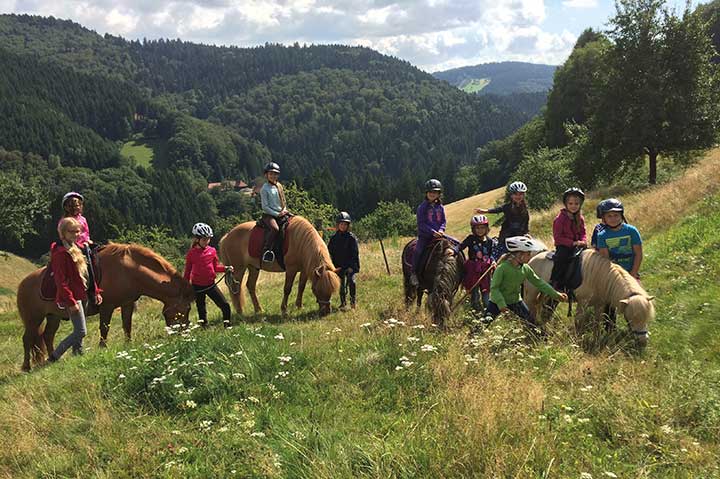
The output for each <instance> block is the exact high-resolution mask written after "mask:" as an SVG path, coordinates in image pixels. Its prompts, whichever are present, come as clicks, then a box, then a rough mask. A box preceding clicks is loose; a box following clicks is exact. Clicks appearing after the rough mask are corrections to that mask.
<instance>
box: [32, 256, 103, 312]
mask: <svg viewBox="0 0 720 479" xmlns="http://www.w3.org/2000/svg"><path fill="white" fill-rule="evenodd" d="M103 248H104V246H99V245H92V246H91V247H90V250H89V251H90V264H89V265H88V266H89V268H88V270H89V273H90V278H89V280H90V281H88V284H89V286H88V291H90V288H91V285H92V281H93V280H94V281H95V282H96V283H97V284H100V282H101V281H102V269H101V268H100V256H99V255H98V253H99V252H100V251H102V250H103ZM93 293H94V290H93ZM56 294H57V287H56V286H55V278H54V277H53V270H52V264H51V263H50V262H49V261H48V264H47V266H46V267H45V271H43V272H42V277H41V278H40V299H42V300H43V301H55V296H56Z"/></svg>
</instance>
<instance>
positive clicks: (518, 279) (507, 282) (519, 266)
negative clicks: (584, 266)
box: [487, 236, 567, 326]
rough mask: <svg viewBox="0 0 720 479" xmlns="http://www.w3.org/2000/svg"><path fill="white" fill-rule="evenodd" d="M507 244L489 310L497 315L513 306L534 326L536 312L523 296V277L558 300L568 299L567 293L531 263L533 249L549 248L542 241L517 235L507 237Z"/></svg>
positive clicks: (526, 321)
mask: <svg viewBox="0 0 720 479" xmlns="http://www.w3.org/2000/svg"><path fill="white" fill-rule="evenodd" d="M505 246H506V248H507V250H508V253H506V254H505V255H503V256H502V258H500V260H498V266H497V268H496V269H495V273H494V274H493V277H492V281H491V283H490V303H489V304H488V308H487V311H488V313H489V314H490V315H491V316H492V317H493V318H494V317H496V316H498V315H499V314H500V313H501V312H505V311H508V310H509V311H512V312H513V313H515V314H517V315H518V316H520V318H521V319H522V320H523V321H524V322H525V324H526V325H531V326H534V325H535V318H534V316H533V313H532V312H531V311H530V310H529V309H528V307H527V305H526V304H525V302H524V301H523V300H522V298H521V296H520V288H521V286H522V284H523V281H525V280H528V281H529V282H530V283H531V284H533V285H534V286H535V287H536V288H537V289H538V290H539V291H540V292H541V293H543V294H546V295H547V296H549V297H551V298H552V299H555V300H559V301H567V295H566V294H565V293H560V292H558V291H555V290H554V289H553V287H552V286H550V285H549V284H548V283H546V282H545V281H543V280H542V279H540V278H539V277H538V275H537V274H535V271H533V269H532V268H531V267H530V266H529V265H528V264H527V262H528V261H530V258H531V256H532V253H536V252H540V251H542V250H544V249H545V248H544V246H543V245H542V243H540V242H539V241H537V240H534V239H531V238H529V237H527V236H513V237H511V238H507V239H506V240H505Z"/></svg>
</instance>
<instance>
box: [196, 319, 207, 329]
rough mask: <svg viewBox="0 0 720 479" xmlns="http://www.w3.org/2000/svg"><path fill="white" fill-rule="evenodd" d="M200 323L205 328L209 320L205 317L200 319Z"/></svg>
mask: <svg viewBox="0 0 720 479" xmlns="http://www.w3.org/2000/svg"><path fill="white" fill-rule="evenodd" d="M198 324H199V325H200V327H202V328H203V329H205V328H207V327H208V322H207V321H206V320H204V319H201V320H199V321H198Z"/></svg>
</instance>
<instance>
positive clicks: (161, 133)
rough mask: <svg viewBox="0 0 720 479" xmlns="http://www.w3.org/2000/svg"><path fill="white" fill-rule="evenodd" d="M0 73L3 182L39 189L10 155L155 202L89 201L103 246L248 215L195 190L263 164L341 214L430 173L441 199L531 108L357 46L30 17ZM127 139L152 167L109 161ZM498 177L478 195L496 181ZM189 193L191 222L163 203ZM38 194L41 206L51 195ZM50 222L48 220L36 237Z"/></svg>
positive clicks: (7, 27) (2, 55)
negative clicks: (128, 32)
mask: <svg viewBox="0 0 720 479" xmlns="http://www.w3.org/2000/svg"><path fill="white" fill-rule="evenodd" d="M0 67H1V68H0V96H1V97H2V98H3V101H2V102H1V105H0V109H1V110H2V113H3V114H2V119H1V120H0V148H2V149H3V150H4V151H5V153H4V154H3V155H2V157H3V158H2V161H3V162H2V164H0V169H1V170H2V171H3V173H4V174H7V175H15V176H14V177H13V178H19V180H18V181H23V182H27V183H28V185H29V184H34V183H36V184H44V183H43V182H44V179H42V178H38V179H37V181H36V179H35V176H36V175H39V174H40V172H41V170H42V169H41V168H36V169H34V170H30V171H29V176H28V175H25V174H19V171H18V165H19V164H20V163H22V162H19V161H16V160H13V161H8V160H7V158H10V157H12V158H16V157H19V158H33V159H34V160H33V161H36V162H37V161H39V160H37V158H36V157H39V158H42V159H43V161H44V162H45V163H46V164H47V165H49V166H48V168H50V170H48V171H43V173H42V174H48V175H60V174H65V172H67V171H69V170H67V171H66V169H68V168H77V170H73V171H74V172H75V173H77V174H78V175H79V176H81V177H82V178H83V181H82V182H76V183H75V188H76V189H79V190H82V191H94V190H95V187H96V186H97V184H105V183H108V181H109V182H110V183H112V184H113V186H112V187H110V189H113V188H116V187H117V188H120V187H121V185H120V183H121V182H122V180H120V179H119V178H120V177H121V178H123V179H126V180H127V181H128V182H129V183H130V184H136V185H137V187H138V188H137V191H146V192H152V193H147V194H149V195H150V196H149V197H148V198H152V203H151V204H153V205H154V209H155V210H158V209H160V210H162V208H165V207H166V206H165V205H166V204H167V205H168V206H167V208H168V210H169V211H153V212H152V214H150V212H142V213H140V212H132V211H131V210H132V209H133V208H134V206H133V207H130V206H128V205H127V204H125V203H123V201H124V200H121V199H119V198H118V197H116V196H114V195H104V194H99V195H98V196H97V198H96V200H97V201H98V202H99V204H100V205H102V208H103V209H107V211H108V212H107V213H103V214H102V215H100V214H99V213H98V215H97V217H96V218H95V222H96V223H98V224H99V226H98V227H97V228H95V229H96V230H97V231H98V235H99V237H98V238H99V239H101V240H102V239H104V238H107V237H108V235H111V234H112V227H118V226H128V225H130V226H132V225H136V224H155V223H163V224H166V225H168V226H169V227H170V228H171V230H172V232H173V233H174V234H181V233H184V232H185V231H186V230H187V228H188V227H189V226H190V225H191V224H192V222H193V221H199V220H205V221H208V222H210V223H213V222H215V221H216V220H219V217H218V216H217V215H218V213H217V212H218V206H220V204H218V203H217V202H218V201H220V203H221V205H222V208H220V209H221V210H222V213H219V215H220V216H224V215H237V214H241V213H243V212H246V210H247V207H246V205H244V204H240V205H239V206H238V207H236V208H228V201H227V200H224V199H220V198H216V196H217V194H216V193H213V195H208V194H207V186H206V185H207V183H208V182H217V181H223V180H244V181H246V182H248V183H250V182H252V181H253V180H254V179H255V178H256V177H258V176H260V174H261V171H262V165H263V164H264V163H265V162H267V161H269V160H270V159H272V160H274V161H277V162H279V163H280V164H281V165H282V167H283V179H284V180H285V181H288V182H289V181H292V182H295V183H296V184H297V185H298V186H299V187H301V188H303V189H305V190H306V191H309V192H310V194H311V195H312V196H313V197H314V198H315V199H316V200H318V201H322V202H325V203H329V204H332V205H334V206H335V207H337V208H342V209H347V210H350V211H351V213H352V214H353V215H354V216H355V217H361V216H363V215H365V214H367V213H369V212H370V211H372V210H373V209H375V207H376V206H377V203H378V202H379V201H393V200H403V201H407V202H410V203H415V202H417V201H418V199H419V198H420V197H421V196H422V192H421V191H420V189H421V185H422V184H423V183H424V181H425V180H426V179H427V178H428V177H430V176H437V177H439V178H440V179H441V180H442V181H443V182H444V183H445V185H446V196H447V198H448V199H453V198H455V197H456V196H457V194H458V193H459V192H456V191H455V179H456V173H457V171H458V169H459V168H460V167H461V165H464V164H469V163H471V162H473V161H474V159H475V157H476V152H477V149H478V148H480V147H482V146H483V145H484V144H486V143H487V142H488V141H491V140H496V139H500V138H503V137H505V136H507V135H508V134H509V133H511V132H513V131H514V130H516V129H517V128H518V127H520V126H521V125H522V124H524V123H525V122H526V121H527V120H529V119H530V118H531V117H532V116H533V115H534V114H535V113H536V111H537V108H538V105H540V104H541V102H542V101H544V99H543V98H541V97H538V98H529V97H518V98H513V97H505V96H503V97H495V96H487V97H476V96H472V95H467V94H465V93H463V92H461V91H459V90H457V89H456V88H453V87H452V86H450V85H448V84H447V83H445V82H442V81H439V80H437V79H435V78H433V77H432V76H431V75H429V74H427V73H425V72H422V71H421V70H419V69H417V68H415V67H413V66H412V65H410V64H409V63H407V62H405V61H402V60H398V59H396V58H393V57H389V56H386V55H381V54H379V53H377V52H375V51H373V50H370V49H367V48H360V47H348V46H342V45H322V46H317V45H311V46H300V45H298V44H295V45H292V46H282V45H271V44H268V45H265V46H263V47H257V48H236V47H216V46H208V45H198V44H193V43H189V42H183V41H180V40H164V39H160V40H143V41H127V40H125V39H122V38H119V37H115V36H111V35H104V36H100V35H98V34H96V33H94V32H92V31H90V30H87V29H85V28H83V27H82V26H80V25H78V24H76V23H74V22H71V21H67V20H58V19H54V18H42V17H36V16H28V15H1V16H0ZM529 103H530V104H531V105H532V106H531V107H528V106H527V105H528V104H529ZM131 140H141V141H153V142H155V144H159V145H161V146H162V150H163V155H162V158H159V157H158V158H155V159H154V160H153V161H152V164H140V163H139V162H136V161H134V159H133V158H129V157H123V156H122V155H121V154H120V150H121V147H122V146H123V144H124V143H126V142H129V141H131ZM13 152H15V153H13ZM508 174H509V171H503V172H502V173H501V174H500V175H496V176H493V177H488V178H486V179H484V180H483V186H487V187H490V186H497V185H500V184H502V183H503V182H504V181H505V180H506V179H507V175H508ZM111 177H112V178H113V180H112V181H110V180H109V178H111ZM13 181H14V180H13ZM57 183H58V184H62V182H57ZM187 185H191V187H192V190H193V192H194V194H195V195H197V194H201V193H204V194H205V195H206V196H207V198H205V199H206V200H207V201H208V204H209V205H210V207H203V208H201V209H200V210H199V211H203V212H204V215H203V214H200V215H191V214H189V215H179V214H178V212H177V211H173V209H174V208H175V207H177V206H178V205H181V204H182V205H186V202H184V201H181V200H179V201H177V202H168V203H166V202H164V201H162V200H161V197H163V198H164V197H167V198H174V197H176V196H178V197H184V196H183V195H184V194H185V192H186V190H185V189H184V188H186V187H188V186H187ZM173 188H179V189H180V191H171V189H173ZM99 189H100V190H102V188H99ZM47 191H49V192H51V193H50V196H48V197H47V198H46V199H47V201H48V202H51V203H52V204H53V205H54V204H55V203H56V202H57V200H58V199H59V197H60V195H61V191H60V188H50V189H48V190H47ZM118 191H119V190H118ZM152 194H156V195H159V196H157V197H152ZM228 194H229V193H228ZM90 196H93V195H92V194H91V195H90ZM140 196H142V195H140ZM183 207H185V206H183ZM187 208H188V209H189V211H195V208H194V207H190V206H187ZM115 212H117V214H116V213H115ZM153 215H154V216H153ZM51 216H54V215H51ZM123 218H125V219H123ZM51 226H52V219H48V220H46V225H45V227H44V228H43V230H52V228H51ZM18 247H19V245H15V246H14V247H13V245H12V244H6V243H3V244H0V248H5V249H13V248H15V249H17V248H18Z"/></svg>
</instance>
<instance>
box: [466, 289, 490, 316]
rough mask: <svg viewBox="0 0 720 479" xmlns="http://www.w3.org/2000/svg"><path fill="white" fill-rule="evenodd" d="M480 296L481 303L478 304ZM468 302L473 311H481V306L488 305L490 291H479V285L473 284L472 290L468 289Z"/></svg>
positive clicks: (485, 306) (486, 306)
mask: <svg viewBox="0 0 720 479" xmlns="http://www.w3.org/2000/svg"><path fill="white" fill-rule="evenodd" d="M481 298H482V304H480V299H481ZM470 304H471V305H472V309H474V310H475V311H482V310H483V308H488V307H489V305H490V292H489V291H480V286H475V287H474V288H473V289H472V291H470Z"/></svg>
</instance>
